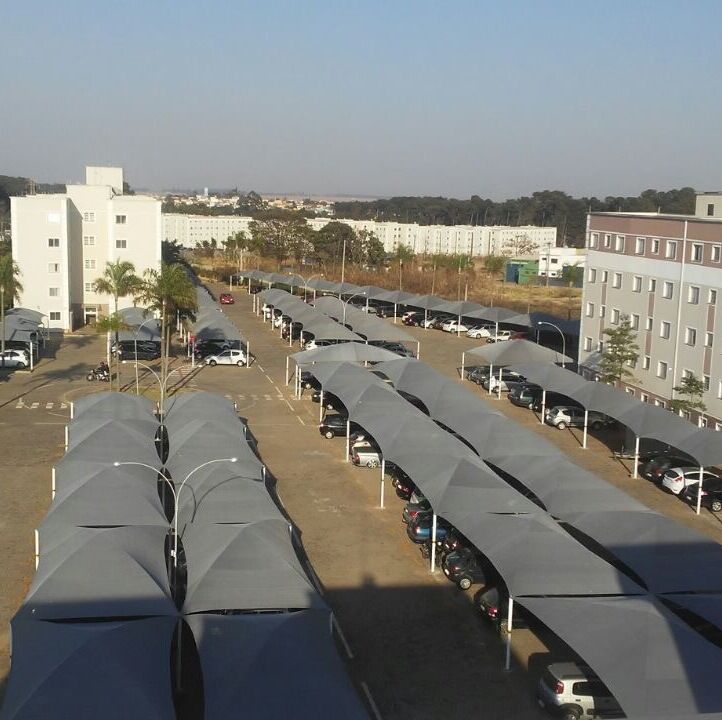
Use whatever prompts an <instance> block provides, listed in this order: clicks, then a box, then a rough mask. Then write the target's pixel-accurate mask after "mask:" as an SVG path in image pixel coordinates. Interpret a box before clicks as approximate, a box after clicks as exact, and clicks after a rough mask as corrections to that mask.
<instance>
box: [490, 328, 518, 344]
mask: <svg viewBox="0 0 722 720" xmlns="http://www.w3.org/2000/svg"><path fill="white" fill-rule="evenodd" d="M513 334H514V333H513V332H512V331H511V330H499V332H495V333H489V337H488V338H487V342H490V343H495V342H503V341H504V340H511V336H512V335H513Z"/></svg>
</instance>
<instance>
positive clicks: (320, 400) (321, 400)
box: [318, 390, 323, 422]
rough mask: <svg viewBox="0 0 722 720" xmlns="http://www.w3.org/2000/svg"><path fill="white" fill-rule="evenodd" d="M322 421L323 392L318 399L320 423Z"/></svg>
mask: <svg viewBox="0 0 722 720" xmlns="http://www.w3.org/2000/svg"><path fill="white" fill-rule="evenodd" d="M321 420H323V390H321V394H320V395H319V398H318V421H319V422H321Z"/></svg>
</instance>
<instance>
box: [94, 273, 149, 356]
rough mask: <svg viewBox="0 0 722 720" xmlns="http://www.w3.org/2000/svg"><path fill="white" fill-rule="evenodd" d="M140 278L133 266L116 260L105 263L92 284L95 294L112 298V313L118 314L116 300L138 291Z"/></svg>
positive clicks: (116, 334) (116, 339)
mask: <svg viewBox="0 0 722 720" xmlns="http://www.w3.org/2000/svg"><path fill="white" fill-rule="evenodd" d="M139 283H140V278H139V277H138V276H137V275H136V274H135V265H133V263H132V262H128V261H127V260H116V261H115V262H112V263H111V262H108V263H105V270H104V271H103V274H102V275H101V276H100V277H99V278H98V279H97V280H96V281H95V282H94V283H93V289H94V290H95V292H97V293H100V294H101V295H110V296H111V297H112V298H113V313H112V315H111V316H109V317H113V316H114V315H117V314H118V299H119V298H122V297H127V296H128V295H132V294H133V293H135V292H136V290H137V289H138V286H139ZM115 344H116V346H117V344H118V333H117V331H116V333H115Z"/></svg>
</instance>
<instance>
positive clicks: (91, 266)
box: [84, 259, 95, 270]
mask: <svg viewBox="0 0 722 720" xmlns="http://www.w3.org/2000/svg"><path fill="white" fill-rule="evenodd" d="M84 266H85V269H86V270H95V260H93V259H86V260H85V262H84Z"/></svg>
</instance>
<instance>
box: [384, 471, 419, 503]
mask: <svg viewBox="0 0 722 720" xmlns="http://www.w3.org/2000/svg"><path fill="white" fill-rule="evenodd" d="M390 464H391V463H388V462H387V463H386V471H387V472H389V465H390ZM390 472H393V474H394V477H393V479H392V480H391V484H392V485H393V486H394V490H395V491H396V495H397V496H398V497H399V498H400V499H401V500H406V501H408V500H409V499H410V498H411V496H412V494H413V492H414V490H415V489H416V485H414V483H413V482H412V480H411V478H410V477H409V476H408V475H407V474H406V473H405V472H404V471H403V470H401V468H395V469H394V470H391V471H390Z"/></svg>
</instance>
